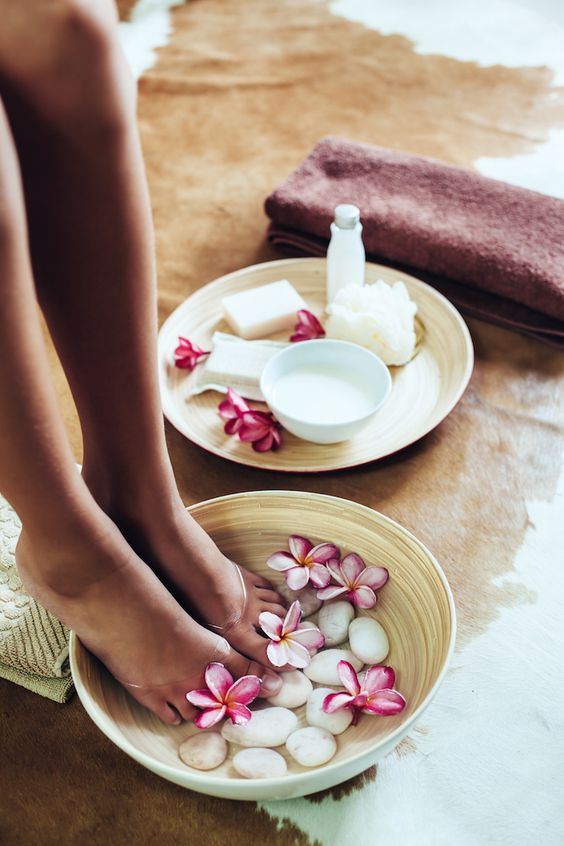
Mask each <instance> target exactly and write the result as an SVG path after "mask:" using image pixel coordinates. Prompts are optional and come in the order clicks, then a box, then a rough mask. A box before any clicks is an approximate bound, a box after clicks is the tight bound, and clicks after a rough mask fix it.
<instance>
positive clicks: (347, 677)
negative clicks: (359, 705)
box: [337, 661, 360, 696]
mask: <svg viewBox="0 0 564 846" xmlns="http://www.w3.org/2000/svg"><path fill="white" fill-rule="evenodd" d="M337 673H338V674H339V678H340V680H341V684H342V685H343V687H345V688H346V689H347V690H348V692H349V693H350V694H351V695H352V696H356V695H357V694H359V693H360V684H359V683H358V676H357V674H356V671H355V669H354V667H353V665H352V664H349V662H348V661H339V663H338V664H337Z"/></svg>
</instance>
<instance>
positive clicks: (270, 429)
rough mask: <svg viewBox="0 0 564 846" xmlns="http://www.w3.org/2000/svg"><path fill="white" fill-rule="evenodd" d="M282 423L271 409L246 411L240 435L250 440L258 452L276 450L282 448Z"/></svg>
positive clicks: (242, 438) (243, 438) (243, 439)
mask: <svg viewBox="0 0 564 846" xmlns="http://www.w3.org/2000/svg"><path fill="white" fill-rule="evenodd" d="M280 428H281V427H280V423H279V422H278V420H276V418H275V417H274V415H272V414H271V413H270V412H269V411H256V410H254V409H253V410H251V411H246V412H245V414H243V417H242V419H241V427H240V429H239V437H240V439H241V440H242V441H250V442H251V443H252V445H253V449H254V450H255V451H256V452H268V450H269V449H271V450H272V451H273V452H276V450H277V449H279V448H280V442H281V441H280Z"/></svg>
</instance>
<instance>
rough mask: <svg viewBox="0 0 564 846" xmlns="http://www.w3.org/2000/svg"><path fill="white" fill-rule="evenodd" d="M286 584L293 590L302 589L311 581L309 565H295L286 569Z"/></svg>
mask: <svg viewBox="0 0 564 846" xmlns="http://www.w3.org/2000/svg"><path fill="white" fill-rule="evenodd" d="M285 576H286V584H287V585H288V587H289V588H290V589H291V590H301V589H302V588H303V587H305V586H306V585H307V583H308V582H309V571H308V569H307V567H293V568H292V569H291V570H286V573H285Z"/></svg>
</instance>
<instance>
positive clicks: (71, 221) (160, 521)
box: [7, 2, 284, 663]
mask: <svg viewBox="0 0 564 846" xmlns="http://www.w3.org/2000/svg"><path fill="white" fill-rule="evenodd" d="M112 5H113V4H111V3H110V2H108V3H102V2H100V3H98V4H97V6H98V8H97V12H96V14H97V16H98V18H97V19H94V17H93V16H92V15H91V13H90V12H89V11H88V10H85V11H84V13H83V15H82V16H81V17H78V18H77V19H76V20H75V30H76V29H77V27H79V24H80V25H81V26H82V28H83V31H82V33H79V35H81V37H82V38H84V39H86V40H87V41H88V40H90V41H91V42H92V44H91V46H90V48H89V49H85V48H83V49H82V51H80V52H79V57H78V58H77V57H74V56H73V57H72V58H69V62H71V63H72V66H73V71H72V73H73V74H74V76H73V77H72V78H74V80H75V82H76V86H77V88H76V90H74V89H73V87H72V85H70V84H69V83H68V82H67V83H66V89H67V90H66V97H67V101H68V103H67V104H65V102H62V100H61V91H60V85H59V80H58V79H57V78H55V80H54V83H53V87H52V88H50V87H49V80H48V79H46V80H44V81H43V83H42V86H41V89H40V90H38V89H37V88H33V87H29V88H26V87H24V88H22V86H21V85H19V86H18V85H17V84H14V85H13V86H12V88H11V89H9V91H8V96H7V108H8V112H9V117H10V121H11V124H12V128H13V131H14V134H15V138H16V143H17V147H18V153H19V156H20V160H21V162H22V171H23V179H24V186H25V194H26V202H27V208H28V217H29V221H30V240H31V248H32V257H33V263H34V271H35V277H36V281H37V287H38V295H39V299H40V302H41V306H42V308H43V311H44V313H45V315H46V318H47V321H48V324H49V328H50V331H51V333H52V335H53V337H54V339H55V343H56V346H57V349H58V352H59V354H60V357H61V360H62V362H63V366H64V368H65V371H66V373H67V377H68V379H69V383H70V385H71V389H72V392H73V395H74V398H75V401H76V404H77V408H78V412H79V416H80V420H81V425H82V429H83V435H84V470H83V472H84V478H85V480H86V482H87V484H88V486H89V488H90V490H91V491H92V493H93V495H94V496H95V498H96V499H97V501H98V503H99V504H100V505H101V507H102V508H103V509H104V510H105V511H106V513H108V514H109V515H110V516H111V517H112V519H113V520H114V522H115V523H116V524H117V525H118V526H119V528H120V530H121V531H122V533H123V534H124V535H125V537H126V538H127V540H128V541H129V543H130V544H131V546H132V547H133V548H134V549H135V550H136V551H137V552H138V553H139V554H140V555H141V557H142V558H143V559H144V560H145V561H147V562H148V563H149V564H150V566H151V567H152V568H153V569H154V570H155V572H157V573H158V575H159V576H160V577H161V578H162V579H163V581H165V583H166V584H168V585H169V586H170V587H171V589H173V590H174V591H175V593H176V595H177V596H178V598H179V600H180V601H182V603H183V604H185V605H187V607H189V608H190V610H191V612H192V613H193V614H194V615H197V616H198V617H199V618H200V619H202V620H203V621H205V622H206V623H208V624H211V625H214V624H215V625H217V626H221V627H222V633H223V634H225V636H226V637H227V638H228V639H229V641H230V642H231V644H232V645H233V646H234V647H235V648H236V649H238V650H239V651H241V652H243V653H244V654H245V655H247V656H249V657H250V658H253V659H255V660H257V661H261V662H263V663H266V662H267V659H266V654H265V640H264V639H263V638H262V637H260V636H259V635H258V634H257V633H256V631H255V626H256V624H257V620H258V615H259V613H260V611H261V610H269V611H273V612H274V613H279V614H283V613H284V607H283V604H282V603H283V601H282V600H281V599H280V597H279V596H278V594H276V593H275V592H274V591H273V590H272V589H271V586H270V584H269V583H268V582H265V581H264V580H262V579H260V578H259V577H255V576H253V575H251V574H250V573H248V572H245V571H241V575H242V579H241V575H240V574H239V572H238V571H237V570H236V569H235V567H234V566H233V565H232V564H231V563H230V562H229V561H227V560H226V559H225V558H224V556H223V555H222V554H221V553H220V551H219V550H218V549H217V547H216V546H215V545H214V544H213V543H212V541H211V540H210V538H209V537H208V536H207V535H206V534H205V532H203V531H202V529H201V528H200V527H199V526H198V525H197V523H196V522H195V521H194V520H193V519H192V518H190V517H189V516H188V515H187V513H186V510H185V508H184V506H183V503H182V501H181V499H180V496H179V493H178V489H177V486H176V483H175V480H174V475H173V472H172V468H171V465H170V461H169V457H168V453H167V448H166V442H165V437H164V426H163V421H162V412H161V408H160V400H159V391H158V379H157V365H156V329H157V317H156V302H155V300H156V293H155V267H154V260H153V255H154V247H153V232H152V223H151V215H150V208H149V201H148V195H147V188H146V182H145V175H144V169H143V161H142V155H141V150H140V144H139V139H138V133H137V129H136V124H135V116H134V94H133V89H132V82H131V79H130V75H129V72H128V69H127V68H126V67H125V64H124V60H123V57H122V55H121V51H120V49H119V45H118V44H117V34H116V33H117V30H116V26H115V21H114V20H113V10H112ZM77 21H78V22H79V23H77ZM69 37H74V39H75V42H74V43H76V37H77V33H76V32H75V33H71V35H70V36H69ZM63 49H64V42H63ZM63 60H64V52H63V53H62V56H61V57H60V58H59V62H60V63H62V62H63ZM75 66H77V67H78V70H75V69H74V67H75ZM84 92H88V96H87V97H84ZM195 481H196V480H195ZM242 580H243V582H244V589H243V586H242ZM244 595H246V601H244Z"/></svg>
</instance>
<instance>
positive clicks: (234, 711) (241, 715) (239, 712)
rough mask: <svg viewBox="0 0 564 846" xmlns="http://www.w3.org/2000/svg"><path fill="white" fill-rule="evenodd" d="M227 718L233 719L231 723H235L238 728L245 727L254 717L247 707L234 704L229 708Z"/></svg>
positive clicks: (238, 703) (237, 703)
mask: <svg viewBox="0 0 564 846" xmlns="http://www.w3.org/2000/svg"><path fill="white" fill-rule="evenodd" d="M227 716H228V717H231V722H232V723H235V725H236V726H244V725H245V723H248V722H249V720H250V719H251V717H252V716H253V715H252V712H251V711H249V709H248V708H247V706H246V705H242V704H241V703H240V702H234V703H233V705H229V707H228V708H227Z"/></svg>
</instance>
